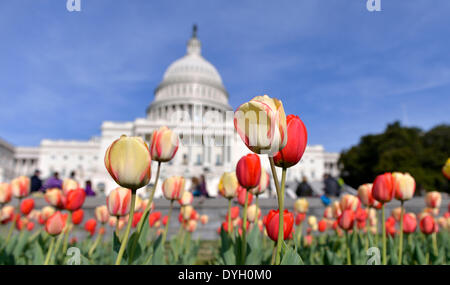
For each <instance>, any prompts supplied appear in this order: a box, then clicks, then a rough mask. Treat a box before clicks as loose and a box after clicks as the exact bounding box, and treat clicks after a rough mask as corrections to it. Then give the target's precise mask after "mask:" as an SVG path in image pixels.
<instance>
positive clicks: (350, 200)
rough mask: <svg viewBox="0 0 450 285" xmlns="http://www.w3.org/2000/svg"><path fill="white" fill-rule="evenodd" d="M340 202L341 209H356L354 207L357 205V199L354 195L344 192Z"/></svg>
mask: <svg viewBox="0 0 450 285" xmlns="http://www.w3.org/2000/svg"><path fill="white" fill-rule="evenodd" d="M340 203H341V210H342V211H345V210H352V211H356V209H357V208H358V206H359V199H358V198H357V197H356V196H354V195H350V194H344V195H343V196H342V198H341V202H340Z"/></svg>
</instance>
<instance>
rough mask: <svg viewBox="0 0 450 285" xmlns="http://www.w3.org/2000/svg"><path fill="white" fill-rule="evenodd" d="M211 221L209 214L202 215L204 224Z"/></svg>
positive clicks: (201, 218) (201, 220)
mask: <svg viewBox="0 0 450 285" xmlns="http://www.w3.org/2000/svg"><path fill="white" fill-rule="evenodd" d="M208 221H209V217H208V215H201V216H200V222H201V223H202V225H206V224H207V223H208Z"/></svg>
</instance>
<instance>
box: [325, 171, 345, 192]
mask: <svg viewBox="0 0 450 285" xmlns="http://www.w3.org/2000/svg"><path fill="white" fill-rule="evenodd" d="M324 184H325V189H324V192H325V195H326V196H327V197H339V195H340V194H341V191H340V189H341V187H340V185H339V183H338V182H337V180H336V179H334V178H333V177H331V175H329V174H325V175H324Z"/></svg>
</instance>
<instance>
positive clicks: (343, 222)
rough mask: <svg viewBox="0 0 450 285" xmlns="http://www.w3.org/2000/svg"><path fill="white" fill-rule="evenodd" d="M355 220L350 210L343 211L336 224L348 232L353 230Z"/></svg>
mask: <svg viewBox="0 0 450 285" xmlns="http://www.w3.org/2000/svg"><path fill="white" fill-rule="evenodd" d="M354 220H355V213H354V212H353V211H352V210H344V211H343V212H342V214H341V216H340V217H339V218H338V224H339V227H341V229H343V230H345V231H349V230H351V229H353V222H354Z"/></svg>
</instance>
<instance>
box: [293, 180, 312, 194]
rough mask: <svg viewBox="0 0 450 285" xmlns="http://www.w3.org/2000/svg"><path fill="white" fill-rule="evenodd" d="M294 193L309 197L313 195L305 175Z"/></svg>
mask: <svg viewBox="0 0 450 285" xmlns="http://www.w3.org/2000/svg"><path fill="white" fill-rule="evenodd" d="M295 194H297V197H310V196H312V195H313V190H312V188H311V186H310V185H309V183H308V180H307V179H306V177H305V176H303V178H302V182H300V183H299V184H298V186H297V190H296V191H295Z"/></svg>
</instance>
